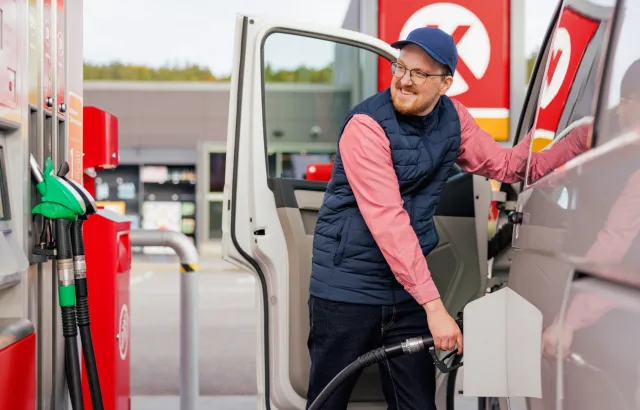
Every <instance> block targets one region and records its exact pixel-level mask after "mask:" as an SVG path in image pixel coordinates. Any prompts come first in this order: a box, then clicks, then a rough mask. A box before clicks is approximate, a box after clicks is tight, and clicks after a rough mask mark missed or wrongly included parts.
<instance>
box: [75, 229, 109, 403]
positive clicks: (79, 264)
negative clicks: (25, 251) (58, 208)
mask: <svg viewBox="0 0 640 410" xmlns="http://www.w3.org/2000/svg"><path fill="white" fill-rule="evenodd" d="M83 222H84V221H83V219H81V218H78V220H76V221H75V222H73V224H72V225H71V246H72V249H73V263H74V272H75V287H76V294H77V302H76V303H77V318H78V327H79V329H80V340H81V341H82V354H83V357H84V364H85V368H86V370H87V382H88V384H89V393H90V395H91V405H92V408H93V410H104V403H103V401H102V390H101V389H100V377H99V376H98V366H97V364H96V355H95V352H94V350H93V339H92V337H91V326H90V325H91V320H90V318H89V299H88V298H89V288H88V286H87V276H86V271H87V269H86V263H85V255H84V238H83V235H82V224H83Z"/></svg>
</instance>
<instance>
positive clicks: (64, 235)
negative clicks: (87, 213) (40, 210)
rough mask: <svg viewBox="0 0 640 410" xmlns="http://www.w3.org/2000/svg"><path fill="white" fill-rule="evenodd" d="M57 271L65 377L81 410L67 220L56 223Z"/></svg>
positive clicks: (76, 409)
mask: <svg viewBox="0 0 640 410" xmlns="http://www.w3.org/2000/svg"><path fill="white" fill-rule="evenodd" d="M54 222H55V232H56V267H57V271H58V299H59V303H60V309H61V311H62V335H63V336H64V351H65V374H66V376H67V385H68V387H69V396H70V399H71V407H72V408H73V410H83V409H84V402H83V398H82V383H81V381H80V355H79V352H78V342H77V335H78V328H77V325H76V289H75V283H74V269H73V253H72V249H71V224H72V221H70V220H67V219H56V220H55V221H54Z"/></svg>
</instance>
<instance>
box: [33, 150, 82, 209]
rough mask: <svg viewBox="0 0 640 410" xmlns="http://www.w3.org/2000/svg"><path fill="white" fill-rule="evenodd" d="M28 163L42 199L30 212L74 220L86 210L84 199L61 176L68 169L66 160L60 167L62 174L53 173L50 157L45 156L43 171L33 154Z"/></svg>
mask: <svg viewBox="0 0 640 410" xmlns="http://www.w3.org/2000/svg"><path fill="white" fill-rule="evenodd" d="M30 165H31V174H32V176H33V178H34V180H35V182H36V188H37V189H38V193H40V197H41V199H42V201H41V202H40V203H39V204H38V205H36V206H35V207H34V208H33V210H32V211H31V213H32V214H38V215H42V216H43V217H45V218H46V219H51V220H56V219H66V220H69V221H75V220H76V219H77V217H78V216H80V215H84V214H85V213H86V212H87V209H86V207H85V202H84V200H83V199H82V198H81V197H80V195H78V193H77V191H76V190H75V189H74V188H73V187H72V186H71V185H70V184H69V182H68V181H65V179H64V178H63V177H64V175H66V173H67V172H68V170H69V166H68V165H67V163H66V162H65V163H64V164H63V166H62V167H61V168H60V172H59V174H62V175H55V174H54V173H53V161H52V160H51V158H47V161H46V163H45V166H44V172H42V171H40V167H39V166H38V163H37V162H36V160H35V158H33V155H32V156H31V159H30Z"/></svg>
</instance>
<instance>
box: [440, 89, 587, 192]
mask: <svg viewBox="0 0 640 410" xmlns="http://www.w3.org/2000/svg"><path fill="white" fill-rule="evenodd" d="M453 103H454V105H455V107H456V110H457V111H458V117H459V118H460V128H461V139H460V150H459V151H458V161H457V162H458V165H459V166H460V168H462V169H463V170H465V171H467V172H469V173H473V174H477V175H482V176H484V177H487V178H491V179H495V180H496V181H500V182H506V183H514V182H520V181H523V180H524V178H525V175H526V172H527V160H528V159H529V148H530V145H531V134H532V133H531V132H529V133H528V134H527V136H526V137H525V138H524V139H523V140H522V141H520V142H519V143H518V144H517V145H516V146H515V147H513V148H505V147H503V146H501V145H500V144H499V143H498V142H497V141H495V140H494V139H493V137H492V136H491V134H489V133H487V132H485V131H483V130H482V129H481V128H480V126H479V125H478V123H476V121H475V120H474V119H473V117H472V116H471V114H470V113H469V111H468V110H467V108H466V107H465V106H464V105H462V104H461V103H460V102H458V101H455V100H453ZM589 129H590V125H588V124H585V125H582V126H579V127H577V128H576V129H574V130H572V131H571V132H570V133H569V134H568V135H567V136H566V137H565V138H563V139H562V140H560V141H558V142H557V143H556V144H554V145H553V146H551V147H550V148H549V149H546V150H543V151H541V152H535V153H533V154H531V164H530V170H529V174H530V177H529V182H535V181H537V180H538V179H539V178H542V177H543V176H545V175H547V174H548V173H549V172H551V171H553V170H554V169H556V168H558V167H559V166H561V165H563V164H564V163H566V162H567V161H569V160H570V159H571V158H573V157H575V156H577V155H579V154H581V153H582V152H584V151H586V150H587V148H588V147H587V141H588V134H589Z"/></svg>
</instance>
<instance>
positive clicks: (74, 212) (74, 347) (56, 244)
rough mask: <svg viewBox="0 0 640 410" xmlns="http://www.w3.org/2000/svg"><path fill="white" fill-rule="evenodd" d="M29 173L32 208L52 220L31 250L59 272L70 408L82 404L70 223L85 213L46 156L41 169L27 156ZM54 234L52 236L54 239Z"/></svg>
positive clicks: (48, 222) (46, 219) (83, 205)
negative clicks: (52, 261) (37, 200)
mask: <svg viewBox="0 0 640 410" xmlns="http://www.w3.org/2000/svg"><path fill="white" fill-rule="evenodd" d="M30 165H31V174H32V176H33V178H34V180H35V182H36V188H37V189H38V193H39V194H40V197H41V202H40V203H39V204H38V205H36V206H35V207H34V208H33V210H32V211H31V213H32V214H34V215H41V216H42V217H43V218H44V219H45V224H44V227H46V226H50V223H51V222H53V224H54V232H55V233H54V235H53V237H52V236H51V235H50V236H49V241H48V243H47V244H46V248H45V242H44V238H45V232H44V229H46V228H43V233H42V235H41V240H40V244H39V246H37V247H36V249H35V250H34V252H35V253H38V254H40V255H43V254H44V255H47V256H49V257H51V256H53V257H54V258H55V260H56V267H57V272H58V302H59V304H60V309H61V311H62V334H63V336H64V342H65V345H64V347H65V375H66V378H67V384H68V387H69V396H70V398H71V405H72V408H73V410H82V409H83V408H84V403H83V398H82V384H81V381H80V359H79V352H78V343H77V335H78V328H77V324H76V290H75V272H74V264H73V251H72V246H71V225H72V223H73V222H74V221H76V220H77V217H78V216H79V215H84V214H85V213H86V208H85V203H84V201H83V199H82V198H81V197H80V196H79V195H78V194H77V193H76V190H75V189H73V188H72V187H71V186H70V185H69V184H68V183H67V182H66V181H65V180H63V179H62V178H60V177H58V176H57V175H54V173H53V161H52V160H51V158H47V161H46V163H45V168H44V173H43V172H42V171H41V170H40V167H39V166H38V163H37V162H36V160H35V158H33V156H31V158H30ZM50 233H51V232H50ZM54 238H55V239H54Z"/></svg>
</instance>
